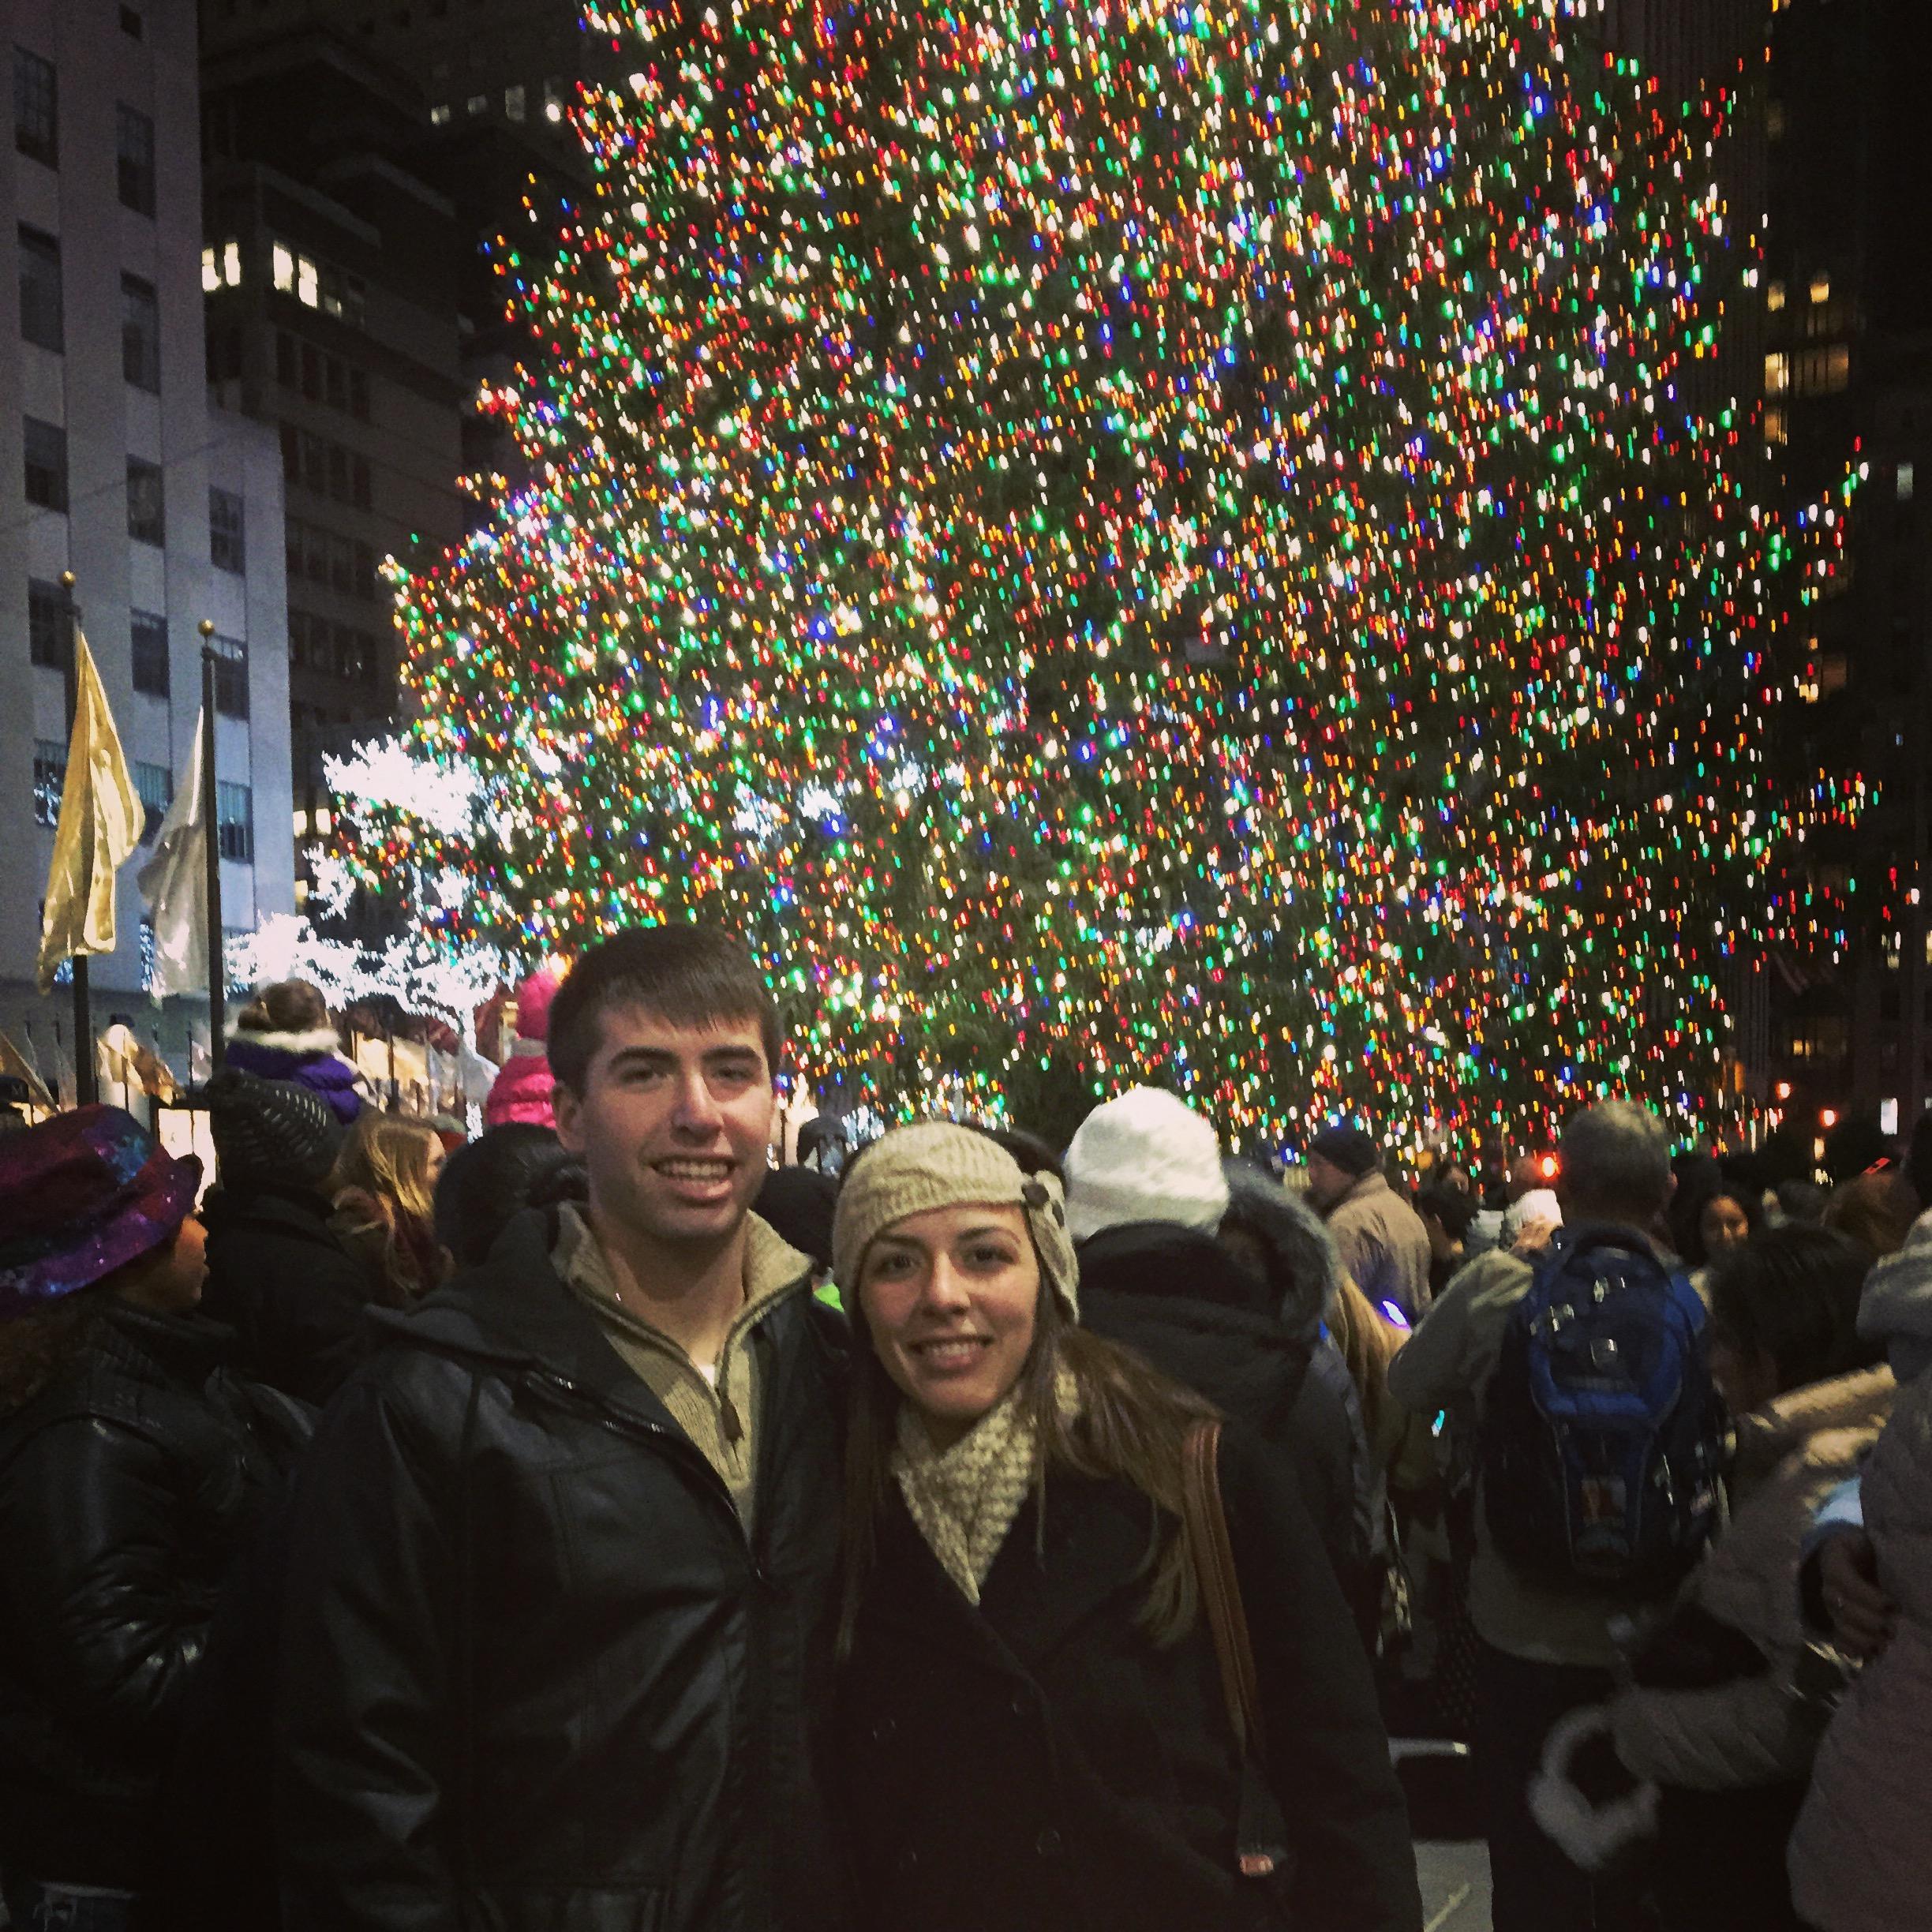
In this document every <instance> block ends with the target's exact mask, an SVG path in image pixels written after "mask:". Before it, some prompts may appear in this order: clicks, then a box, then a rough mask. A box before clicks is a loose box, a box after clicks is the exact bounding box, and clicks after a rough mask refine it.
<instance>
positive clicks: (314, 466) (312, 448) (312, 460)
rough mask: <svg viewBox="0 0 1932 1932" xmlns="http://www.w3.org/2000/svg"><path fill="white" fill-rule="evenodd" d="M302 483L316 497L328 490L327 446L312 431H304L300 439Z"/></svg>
mask: <svg viewBox="0 0 1932 1932" xmlns="http://www.w3.org/2000/svg"><path fill="white" fill-rule="evenodd" d="M301 453H302V481H303V482H304V483H305V484H306V485H308V486H309V489H312V490H313V491H314V492H315V493H316V495H317V496H323V495H324V494H325V493H326V492H327V491H328V444H327V443H326V442H324V440H323V439H322V438H321V437H320V436H317V435H316V434H315V433H314V432H313V431H312V430H308V429H305V430H304V431H303V432H302V438H301Z"/></svg>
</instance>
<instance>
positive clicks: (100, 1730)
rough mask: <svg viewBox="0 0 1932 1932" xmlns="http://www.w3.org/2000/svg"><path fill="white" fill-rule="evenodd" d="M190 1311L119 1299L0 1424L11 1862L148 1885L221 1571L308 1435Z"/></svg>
mask: <svg viewBox="0 0 1932 1932" xmlns="http://www.w3.org/2000/svg"><path fill="white" fill-rule="evenodd" d="M231 1340H232V1338H231V1337H230V1335H229V1334H228V1332H227V1330H226V1329H224V1328H223V1327H219V1325H218V1324H215V1323H213V1322H210V1321H208V1320H204V1319H203V1318H202V1317H200V1316H194V1315H157V1314H151V1313H148V1312H144V1311H143V1310H140V1309H133V1308H130V1307H128V1306H125V1305H121V1304H112V1305H110V1306H109V1307H108V1308H107V1310H105V1311H104V1312H103V1314H102V1316H100V1318H99V1326H98V1327H97V1329H96V1331H95V1337H94V1339H93V1340H92V1342H89V1344H88V1346H86V1348H85V1349H84V1351H83V1352H82V1353H81V1354H80V1355H79V1356H77V1357H76V1358H75V1359H74V1360H73V1362H72V1363H71V1364H70V1365H69V1366H68V1368H66V1370H64V1371H63V1372H61V1373H60V1374H58V1376H57V1377H56V1379H55V1380H54V1381H53V1382H52V1383H49V1384H48V1385H47V1387H45V1388H43V1389H42V1390H41V1391H40V1392H39V1395H36V1396H35V1397H34V1398H33V1399H32V1401H30V1402H28V1403H27V1404H26V1405H25V1406H24V1407H22V1408H21V1409H20V1410H17V1411H16V1412H15V1413H13V1415H12V1416H11V1417H9V1418H8V1420H7V1421H6V1423H5V1425H3V1426H0V1552H3V1554H0V1866H5V1867H6V1868H7V1869H9V1870H13V1871H17V1872H19V1873H21V1874H23V1875H25V1876H29V1877H36V1878H42V1879H43V1880H47V1881H57V1882H62V1883H67V1884H77V1885H103V1886H108V1887H111V1888H114V1889H121V1890H138V1889H140V1888H141V1886H142V1885H144V1883H145V1881H146V1878H147V1875H148V1854H147V1826H148V1818H149V1813H150V1808H151V1807H152V1803H153V1800H154V1798H155V1792H156V1789H157V1788H158V1786H159V1784H160V1781H161V1780H162V1777H163V1773H164V1771H165V1770H166V1769H167V1765H168V1763H169V1760H170V1755H171V1754H172V1752H173V1750H174V1744H175V1740H176V1737H177V1735H178V1730H179V1728H180V1724H181V1722H182V1713H183V1710H184V1709H185V1702H186V1699H187V1697H188V1694H189V1690H190V1687H191V1682H192V1679H193V1676H194V1674H195V1672H196V1671H197V1668H198V1666H199V1664H200V1658H201V1654H202V1650H203V1647H204V1644H205V1642H206V1640H207V1636H208V1627H209V1624H210V1622H211V1620H212V1618H213V1616H214V1614H215V1604H216V1601H217V1599H218V1598H219V1595H220V1593H221V1590H222V1588H223V1583H224V1582H225V1580H226V1579H227V1576H228V1574H229V1573H230V1570H231V1568H232V1567H234V1563H235V1562H236V1560H237V1559H238V1557H239V1556H240V1555H241V1552H242V1551H243V1549H244V1548H245V1544H246V1543H247V1541H248V1539H249V1535H250V1533H252V1531H253V1529H254V1528H255V1526H256V1525H257V1524H258V1523H259V1522H260V1520H261V1518H263V1517H264V1515H265V1514H266V1513H267V1512H268V1510H269V1508H270V1507H271V1504H272V1503H273V1502H274V1501H275V1498H276V1496H277V1495H278V1493H279V1488H280V1486H281V1482H282V1479H283V1473H284V1472H285V1470H286V1467H287V1466H288V1465H289V1463H290V1462H292V1460H293V1459H294V1455H296V1453H297V1452H298V1450H299V1448H300V1447H301V1443H303V1441H304V1440H305V1439H306V1436H307V1434H308V1428H309V1424H308V1417H307V1415H306V1413H305V1411H304V1410H301V1408H299V1406H297V1405H295V1404H294V1403H290V1402H285V1401H284V1400H283V1398H280V1397H279V1396H277V1395H275V1394H274V1393H273V1391H268V1390H264V1389H252V1388H249V1387H247V1386H245V1385H244V1384H242V1383H239V1382H238V1381H236V1380H234V1378H232V1377H230V1376H229V1375H228V1374H227V1372H226V1371H225V1369H223V1367H222V1366H221V1364H222V1361H223V1357H224V1355H225V1354H226V1353H227V1349H228V1347H229V1345H230V1342H231Z"/></svg>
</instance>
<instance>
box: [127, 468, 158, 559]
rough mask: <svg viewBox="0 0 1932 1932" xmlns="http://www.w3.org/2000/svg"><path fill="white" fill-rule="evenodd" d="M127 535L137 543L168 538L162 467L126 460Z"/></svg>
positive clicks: (156, 541) (155, 542)
mask: <svg viewBox="0 0 1932 1932" xmlns="http://www.w3.org/2000/svg"><path fill="white" fill-rule="evenodd" d="M127 496H128V505H127V510H128V534H129V536H130V537H133V539H134V541H136V542H137V543H151V544H164V543H166V542H167V508H166V505H165V504H164V503H163V497H162V489H161V466H160V465H159V463H151V462H142V460H141V459H140V457H138V456H130V457H129V459H127Z"/></svg>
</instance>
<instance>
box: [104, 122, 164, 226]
mask: <svg viewBox="0 0 1932 1932" xmlns="http://www.w3.org/2000/svg"><path fill="white" fill-rule="evenodd" d="M114 165H115V175H116V178H117V180H118V182H119V185H120V189H121V205H122V207H123V208H132V209H133V211H134V212H135V213H136V214H137V215H152V214H153V212H155V140H154V123H153V122H152V121H151V120H149V119H148V117H147V115H145V114H143V113H141V112H140V110H139V109H138V108H134V107H129V106H128V105H127V103H125V101H122V102H118V103H116V104H115V107H114Z"/></svg>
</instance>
